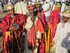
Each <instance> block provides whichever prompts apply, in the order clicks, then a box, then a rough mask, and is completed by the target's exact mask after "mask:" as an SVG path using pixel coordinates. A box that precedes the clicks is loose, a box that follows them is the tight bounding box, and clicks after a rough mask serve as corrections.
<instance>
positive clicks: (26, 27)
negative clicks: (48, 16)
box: [25, 18, 33, 31]
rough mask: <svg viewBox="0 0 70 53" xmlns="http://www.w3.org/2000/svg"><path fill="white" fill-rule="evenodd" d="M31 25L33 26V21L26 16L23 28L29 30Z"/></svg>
mask: <svg viewBox="0 0 70 53" xmlns="http://www.w3.org/2000/svg"><path fill="white" fill-rule="evenodd" d="M32 26H33V22H32V21H31V19H30V18H28V19H27V22H26V24H25V29H26V30H28V31H29V30H30V28H31V27H32Z"/></svg>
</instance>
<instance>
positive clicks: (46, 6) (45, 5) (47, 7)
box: [42, 3, 51, 17]
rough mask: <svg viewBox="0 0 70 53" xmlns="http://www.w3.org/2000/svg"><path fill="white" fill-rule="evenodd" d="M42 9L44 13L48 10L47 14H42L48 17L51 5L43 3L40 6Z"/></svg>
mask: <svg viewBox="0 0 70 53" xmlns="http://www.w3.org/2000/svg"><path fill="white" fill-rule="evenodd" d="M42 8H43V10H44V11H47V10H48V9H49V10H48V11H47V12H44V14H45V16H46V17H47V16H49V15H50V12H51V5H50V3H45V4H44V5H43V6H42Z"/></svg>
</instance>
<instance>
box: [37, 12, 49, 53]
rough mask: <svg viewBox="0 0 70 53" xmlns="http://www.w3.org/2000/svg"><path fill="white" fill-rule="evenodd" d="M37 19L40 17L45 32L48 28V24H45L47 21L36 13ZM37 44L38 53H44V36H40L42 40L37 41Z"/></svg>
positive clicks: (41, 13) (42, 15) (43, 16)
mask: <svg viewBox="0 0 70 53" xmlns="http://www.w3.org/2000/svg"><path fill="white" fill-rule="evenodd" d="M38 17H40V19H41V22H42V25H43V27H44V29H45V30H46V29H47V27H48V23H47V20H46V17H45V15H44V13H43V12H38ZM39 44H40V45H39V53H45V36H44V33H43V34H42V38H41V40H40V41H39Z"/></svg>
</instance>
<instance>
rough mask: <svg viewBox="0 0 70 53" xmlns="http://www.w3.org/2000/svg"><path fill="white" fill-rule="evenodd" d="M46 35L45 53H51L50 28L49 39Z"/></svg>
mask: <svg viewBox="0 0 70 53" xmlns="http://www.w3.org/2000/svg"><path fill="white" fill-rule="evenodd" d="M46 37H47V36H46V33H45V44H46V46H45V53H49V50H50V26H49V28H48V38H46Z"/></svg>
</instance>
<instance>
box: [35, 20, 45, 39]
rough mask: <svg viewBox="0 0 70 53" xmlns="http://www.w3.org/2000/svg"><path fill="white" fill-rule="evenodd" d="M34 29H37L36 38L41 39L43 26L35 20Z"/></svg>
mask: <svg viewBox="0 0 70 53" xmlns="http://www.w3.org/2000/svg"><path fill="white" fill-rule="evenodd" d="M36 28H37V32H36V35H37V36H36V38H37V39H41V35H42V33H44V28H43V25H42V23H41V21H40V19H38V20H37V23H36Z"/></svg>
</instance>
